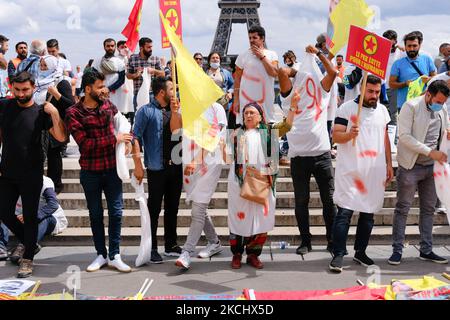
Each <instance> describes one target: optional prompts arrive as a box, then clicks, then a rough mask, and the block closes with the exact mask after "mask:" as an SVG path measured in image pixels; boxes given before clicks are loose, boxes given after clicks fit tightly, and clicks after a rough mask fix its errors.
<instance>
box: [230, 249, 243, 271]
mask: <svg viewBox="0 0 450 320" xmlns="http://www.w3.org/2000/svg"><path fill="white" fill-rule="evenodd" d="M241 261H242V254H240V253H236V254H235V255H233V260H232V261H231V268H232V269H240V268H241V266H242V263H241Z"/></svg>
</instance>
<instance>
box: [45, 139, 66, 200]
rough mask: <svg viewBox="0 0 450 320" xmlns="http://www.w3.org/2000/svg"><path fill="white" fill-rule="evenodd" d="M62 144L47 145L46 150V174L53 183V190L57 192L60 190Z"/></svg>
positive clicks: (61, 186) (61, 185)
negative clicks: (55, 145)
mask: <svg viewBox="0 0 450 320" xmlns="http://www.w3.org/2000/svg"><path fill="white" fill-rule="evenodd" d="M63 149H64V146H62V145H61V146H57V147H52V146H51V145H49V147H48V151H47V176H48V177H49V178H50V179H52V181H53V183H54V184H55V192H56V193H57V194H59V193H60V192H61V191H62V188H63V184H62V180H61V177H62V174H63V161H62V152H63Z"/></svg>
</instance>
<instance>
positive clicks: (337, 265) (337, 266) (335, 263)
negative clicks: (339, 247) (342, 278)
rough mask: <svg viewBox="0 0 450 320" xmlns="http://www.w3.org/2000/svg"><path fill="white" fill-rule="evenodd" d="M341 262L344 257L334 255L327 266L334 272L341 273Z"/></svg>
mask: <svg viewBox="0 0 450 320" xmlns="http://www.w3.org/2000/svg"><path fill="white" fill-rule="evenodd" d="M343 263H344V257H342V256H335V257H334V258H333V260H331V262H330V265H329V266H328V267H329V268H330V271H332V272H335V273H341V272H342V270H343Z"/></svg>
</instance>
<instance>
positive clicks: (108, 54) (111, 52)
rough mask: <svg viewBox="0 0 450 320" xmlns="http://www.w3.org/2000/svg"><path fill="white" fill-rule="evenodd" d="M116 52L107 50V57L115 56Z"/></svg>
mask: <svg viewBox="0 0 450 320" xmlns="http://www.w3.org/2000/svg"><path fill="white" fill-rule="evenodd" d="M114 53H115V51H106V54H105V58H112V57H114Z"/></svg>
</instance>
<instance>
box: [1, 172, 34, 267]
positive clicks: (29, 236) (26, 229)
mask: <svg viewBox="0 0 450 320" xmlns="http://www.w3.org/2000/svg"><path fill="white" fill-rule="evenodd" d="M42 181H43V178H42V174H41V173H40V174H38V175H36V174H32V175H29V176H27V178H26V179H12V178H6V177H0V195H1V196H0V219H1V220H2V221H3V223H4V224H5V225H6V226H7V227H8V229H9V230H11V231H12V232H13V233H14V234H15V236H16V237H17V239H18V240H19V241H20V243H22V244H23V245H24V246H25V253H24V255H23V258H24V259H28V260H33V258H34V251H35V249H36V242H37V238H38V218H37V214H38V209H39V199H40V196H41V189H42ZM19 196H20V197H22V207H23V219H24V224H22V223H20V221H19V220H18V219H17V217H16V203H17V200H18V199H19Z"/></svg>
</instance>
